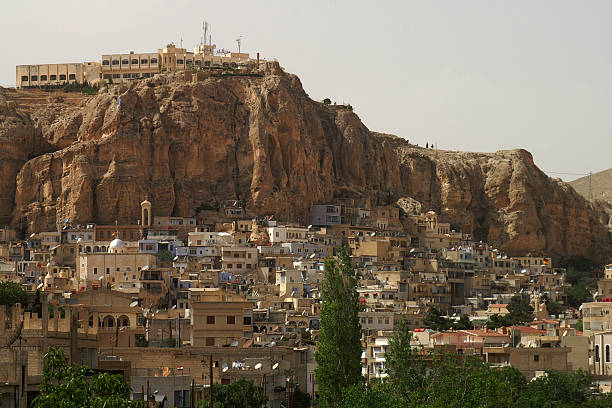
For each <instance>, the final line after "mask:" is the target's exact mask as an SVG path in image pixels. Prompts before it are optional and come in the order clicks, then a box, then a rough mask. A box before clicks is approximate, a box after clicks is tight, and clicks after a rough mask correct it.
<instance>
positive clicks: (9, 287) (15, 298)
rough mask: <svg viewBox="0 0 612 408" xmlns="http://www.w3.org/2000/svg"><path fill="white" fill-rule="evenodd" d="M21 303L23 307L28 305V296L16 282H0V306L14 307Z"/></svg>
mask: <svg viewBox="0 0 612 408" xmlns="http://www.w3.org/2000/svg"><path fill="white" fill-rule="evenodd" d="M16 303H21V304H22V305H23V307H25V306H26V305H27V303H28V295H27V293H26V291H25V290H23V288H22V287H21V285H20V284H19V283H17V282H12V281H5V282H0V305H4V306H8V307H11V306H14V305H15V304H16Z"/></svg>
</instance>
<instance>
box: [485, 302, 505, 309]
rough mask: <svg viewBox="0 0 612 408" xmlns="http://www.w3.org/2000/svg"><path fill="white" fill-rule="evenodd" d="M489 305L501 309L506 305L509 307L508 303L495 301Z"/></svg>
mask: <svg viewBox="0 0 612 408" xmlns="http://www.w3.org/2000/svg"><path fill="white" fill-rule="evenodd" d="M489 307H494V308H497V309H501V308H504V307H508V304H507V303H493V304H490V305H489Z"/></svg>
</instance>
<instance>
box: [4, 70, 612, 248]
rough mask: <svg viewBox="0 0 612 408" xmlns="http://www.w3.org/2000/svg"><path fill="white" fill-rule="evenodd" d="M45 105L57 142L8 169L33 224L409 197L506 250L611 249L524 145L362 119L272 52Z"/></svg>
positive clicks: (287, 212) (18, 205)
mask: <svg viewBox="0 0 612 408" xmlns="http://www.w3.org/2000/svg"><path fill="white" fill-rule="evenodd" d="M119 98H120V103H119ZM44 109H45V110H46V111H44V112H43V111H41V112H39V113H33V114H32V116H33V117H37V118H39V119H38V122H39V123H41V124H40V125H38V127H37V129H39V132H40V134H41V136H42V138H43V139H44V140H45V141H46V143H48V144H49V145H50V146H52V147H53V149H55V151H53V152H49V153H46V154H41V155H39V156H37V157H34V158H32V159H31V160H29V161H28V162H27V163H25V164H23V165H21V163H19V164H17V165H16V167H19V166H21V168H20V171H19V174H18V175H17V177H16V178H15V179H14V180H13V181H12V183H16V193H15V194H14V202H13V203H11V204H10V206H12V210H13V216H12V221H13V223H14V224H15V223H19V222H21V221H23V222H24V223H25V225H26V226H27V228H28V229H29V230H31V231H34V230H42V229H48V228H55V227H56V225H57V224H58V223H59V222H61V220H63V219H69V220H71V221H73V222H97V223H106V224H108V223H113V222H115V220H117V221H118V222H120V223H127V222H130V223H133V222H135V221H136V219H138V217H139V214H140V208H139V203H140V202H141V201H142V199H143V198H144V197H145V196H148V197H149V199H150V201H151V202H153V206H154V209H153V212H154V214H155V215H176V216H192V215H193V214H194V213H195V209H196V208H204V207H205V208H211V207H218V206H219V204H220V203H222V202H223V201H225V200H227V199H232V200H242V201H243V202H245V203H246V207H247V210H248V212H249V213H250V214H252V215H258V216H264V215H268V214H275V215H276V217H277V218H279V219H286V220H292V221H302V222H307V221H308V219H309V212H310V207H311V205H312V204H313V203H321V202H333V201H334V199H336V198H344V197H356V198H357V197H360V198H365V197H369V198H371V200H372V202H373V203H374V204H376V203H378V204H390V203H395V202H396V201H397V200H398V199H400V198H402V197H411V199H412V200H414V201H415V202H418V203H419V204H420V205H422V207H423V209H434V210H435V211H437V212H438V213H439V214H440V215H441V219H442V220H447V221H450V222H452V223H453V224H456V225H461V226H462V228H463V230H464V231H471V232H473V234H474V236H475V237H476V239H483V240H485V239H486V240H489V241H491V242H493V243H495V244H497V245H500V246H502V247H503V248H505V249H506V250H508V251H509V252H510V253H523V252H528V251H530V252H534V251H535V252H543V251H545V252H547V253H552V254H554V255H556V256H565V255H575V254H581V255H586V256H592V257H593V256H596V255H602V254H606V253H608V252H609V250H610V239H609V235H608V232H607V230H606V228H605V227H604V226H603V225H602V224H601V222H600V219H599V217H600V215H601V214H600V213H599V210H598V209H596V208H594V207H592V206H591V205H590V204H588V203H587V202H586V201H585V200H584V199H583V198H582V197H580V196H579V195H578V194H577V193H576V192H575V191H574V190H573V189H572V188H569V186H568V185H567V184H564V183H562V182H560V181H558V180H553V179H550V178H548V177H547V176H546V175H545V174H544V173H542V172H541V171H540V170H539V169H538V168H537V167H536V166H535V164H534V163H533V159H532V157H531V155H530V154H529V153H528V152H526V151H524V150H513V151H500V152H497V153H460V152H445V151H436V150H432V149H424V148H420V147H417V146H413V145H410V144H409V143H408V142H407V141H406V140H405V139H401V138H398V137H395V136H391V135H383V134H377V133H373V132H370V131H369V130H368V129H367V128H366V127H365V126H364V125H363V123H361V121H360V120H359V118H358V117H357V116H356V115H355V114H354V113H353V112H352V111H350V110H348V109H346V108H344V107H334V106H327V105H324V104H321V103H318V102H315V101H312V100H311V99H309V98H308V96H307V95H306V94H305V92H304V91H303V89H302V86H301V84H300V81H299V79H298V78H297V77H296V76H293V75H290V74H287V73H284V72H283V71H282V70H281V69H280V68H279V67H278V65H276V64H269V65H268V68H267V71H266V72H265V74H264V75H263V76H261V77H239V76H236V77H228V78H207V79H204V80H202V81H194V82H191V81H189V82H187V81H185V80H184V79H183V78H182V77H181V76H179V75H175V76H172V75H166V76H163V75H159V76H156V77H155V78H153V79H151V80H147V81H141V82H139V83H135V84H132V86H129V87H127V86H115V87H113V88H111V89H108V90H103V91H100V93H99V94H98V95H97V96H95V97H93V98H90V99H89V100H87V101H86V102H85V103H83V105H82V106H78V107H73V108H71V109H68V110H66V111H64V112H62V113H61V114H53V110H54V108H53V106H52V104H49V105H48V106H45V107H44ZM32 126H33V125H32ZM35 128H36V127H35ZM26 129H30V127H28V126H26ZM3 177H4V176H3ZM7 179H10V177H7ZM2 182H5V181H4V180H3V181H2ZM6 182H7V183H8V181H6ZM415 202H410V201H408V200H407V201H406V204H411V205H413V206H414V204H415Z"/></svg>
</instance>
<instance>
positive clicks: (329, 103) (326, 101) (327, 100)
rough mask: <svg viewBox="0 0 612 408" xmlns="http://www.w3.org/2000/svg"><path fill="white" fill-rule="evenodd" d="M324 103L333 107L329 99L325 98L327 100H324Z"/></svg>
mask: <svg viewBox="0 0 612 408" xmlns="http://www.w3.org/2000/svg"><path fill="white" fill-rule="evenodd" d="M323 103H324V104H325V105H331V99H329V98H325V99H323Z"/></svg>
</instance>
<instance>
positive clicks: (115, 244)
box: [108, 238, 125, 249]
mask: <svg viewBox="0 0 612 408" xmlns="http://www.w3.org/2000/svg"><path fill="white" fill-rule="evenodd" d="M119 248H125V242H123V241H122V240H120V239H119V238H115V239H113V240H112V241H111V243H110V245H109V246H108V249H119Z"/></svg>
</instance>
